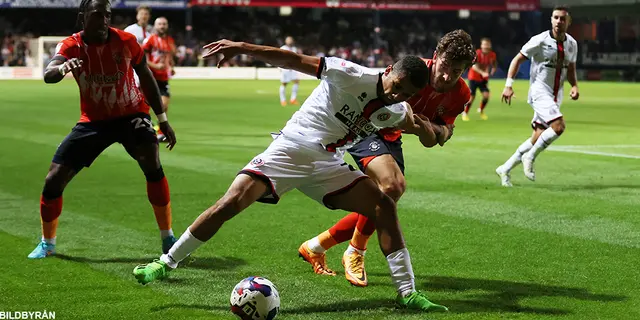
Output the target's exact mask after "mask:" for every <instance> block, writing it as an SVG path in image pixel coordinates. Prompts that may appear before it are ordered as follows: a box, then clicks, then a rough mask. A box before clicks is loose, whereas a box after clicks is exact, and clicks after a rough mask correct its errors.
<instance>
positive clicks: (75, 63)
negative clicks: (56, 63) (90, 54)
mask: <svg viewBox="0 0 640 320" xmlns="http://www.w3.org/2000/svg"><path fill="white" fill-rule="evenodd" d="M81 67H82V60H80V59H78V58H72V59H69V60H67V61H66V62H65V63H63V64H62V69H61V70H62V72H63V73H64V74H67V73H69V72H72V71H73V70H76V69H79V68H81Z"/></svg>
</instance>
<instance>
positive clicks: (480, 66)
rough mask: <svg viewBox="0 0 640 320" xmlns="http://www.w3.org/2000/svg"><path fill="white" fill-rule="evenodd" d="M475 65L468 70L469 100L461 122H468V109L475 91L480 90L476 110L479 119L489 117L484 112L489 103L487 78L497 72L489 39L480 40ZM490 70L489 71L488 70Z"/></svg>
mask: <svg viewBox="0 0 640 320" xmlns="http://www.w3.org/2000/svg"><path fill="white" fill-rule="evenodd" d="M476 56H477V57H476V63H475V64H474V65H473V66H472V67H471V69H469V76H468V78H469V88H470V89H471V100H470V101H469V104H468V105H467V106H465V108H464V112H463V113H462V121H469V109H471V106H472V105H473V101H474V100H475V99H476V90H478V89H480V93H482V102H481V103H480V107H479V108H478V113H480V119H482V120H488V119H489V117H488V116H487V114H486V113H485V112H484V108H485V107H486V106H487V103H488V102H489V97H490V96H491V94H490V92H489V87H488V84H489V77H492V76H493V75H494V74H495V73H496V70H498V59H497V58H496V53H495V52H493V50H491V39H489V38H482V40H480V49H478V50H476ZM489 69H491V70H489Z"/></svg>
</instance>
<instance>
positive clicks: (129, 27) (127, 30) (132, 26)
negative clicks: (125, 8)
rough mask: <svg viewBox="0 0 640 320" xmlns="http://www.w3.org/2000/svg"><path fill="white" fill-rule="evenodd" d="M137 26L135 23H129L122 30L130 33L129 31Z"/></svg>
mask: <svg viewBox="0 0 640 320" xmlns="http://www.w3.org/2000/svg"><path fill="white" fill-rule="evenodd" d="M137 26H138V25H137V24H135V23H134V24H130V25H128V26H127V27H126V28H124V31H126V32H129V33H131V32H133V31H135V30H136V29H137V28H136V27H137Z"/></svg>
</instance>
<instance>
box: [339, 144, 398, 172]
mask: <svg viewBox="0 0 640 320" xmlns="http://www.w3.org/2000/svg"><path fill="white" fill-rule="evenodd" d="M347 152H349V154H350V155H351V157H353V160H355V161H356V163H357V164H358V168H360V171H362V172H364V173H366V167H367V166H366V165H367V164H368V161H367V158H370V157H377V156H381V155H383V154H390V155H391V156H392V157H393V159H394V160H396V163H397V164H398V167H400V171H402V174H404V155H403V154H402V137H400V138H398V140H396V141H387V140H385V139H384V138H383V137H382V136H380V135H378V134H374V135H371V136H369V137H367V138H366V139H364V140H362V141H360V142H358V144H356V145H355V146H353V147H351V148H350V149H349V150H347Z"/></svg>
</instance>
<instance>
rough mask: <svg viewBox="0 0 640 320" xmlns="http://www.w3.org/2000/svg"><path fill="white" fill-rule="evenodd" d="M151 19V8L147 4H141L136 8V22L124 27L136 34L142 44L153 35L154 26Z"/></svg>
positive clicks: (125, 29)
mask: <svg viewBox="0 0 640 320" xmlns="http://www.w3.org/2000/svg"><path fill="white" fill-rule="evenodd" d="M150 19H151V8H150V7H149V6H146V5H140V6H138V8H137V9H136V21H137V22H136V23H134V24H132V25H130V26H128V27H126V28H124V31H126V32H129V33H131V34H132V35H134V36H136V40H138V44H139V45H142V43H143V42H144V40H146V39H147V38H149V37H150V36H151V32H152V30H153V28H152V27H151V26H150V25H149V20H150Z"/></svg>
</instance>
